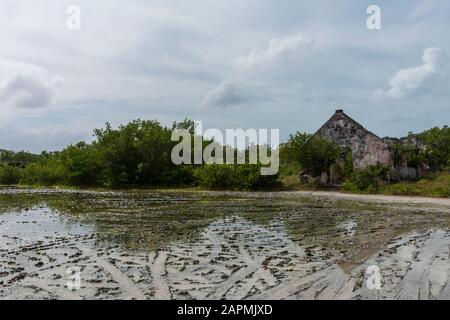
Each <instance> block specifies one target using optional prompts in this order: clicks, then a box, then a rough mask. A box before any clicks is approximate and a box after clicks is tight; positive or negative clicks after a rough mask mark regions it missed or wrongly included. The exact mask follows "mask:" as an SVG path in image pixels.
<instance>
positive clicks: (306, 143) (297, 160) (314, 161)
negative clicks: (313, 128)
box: [280, 132, 340, 176]
mask: <svg viewBox="0 0 450 320" xmlns="http://www.w3.org/2000/svg"><path fill="white" fill-rule="evenodd" d="M339 153H340V150H339V148H338V147H337V146H335V145H334V144H333V143H331V142H330V141H329V140H327V139H322V138H318V137H313V136H312V135H311V134H308V133H301V132H297V133H295V134H294V135H291V136H290V137H289V140H288V141H287V142H286V143H285V144H284V145H283V146H282V147H281V152H280V156H281V159H282V160H284V162H282V163H283V164H284V165H285V166H287V167H290V169H291V170H292V168H293V167H297V168H298V169H302V170H305V171H307V172H308V173H310V174H312V175H316V176H317V175H320V174H321V173H322V172H323V171H326V170H328V169H329V168H330V166H331V165H332V164H333V163H335V162H336V160H337V158H338V156H339Z"/></svg>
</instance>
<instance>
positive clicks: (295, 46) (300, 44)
mask: <svg viewBox="0 0 450 320" xmlns="http://www.w3.org/2000/svg"><path fill="white" fill-rule="evenodd" d="M312 43H313V40H312V38H310V37H309V36H307V35H305V34H304V33H302V32H299V33H297V34H295V35H293V36H289V37H285V38H275V39H272V40H270V42H269V44H268V45H267V47H266V48H264V49H259V48H255V49H253V50H252V51H251V52H250V53H249V54H248V55H246V56H240V57H238V58H236V59H235V60H234V65H235V66H236V67H237V68H238V69H239V70H248V69H253V68H257V67H259V66H264V65H266V64H272V63H276V62H278V61H279V60H280V59H282V58H284V57H285V56H286V55H288V54H290V53H295V52H297V51H298V50H301V49H305V48H308V47H310V46H311V45H312Z"/></svg>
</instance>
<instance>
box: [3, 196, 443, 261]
mask: <svg viewBox="0 0 450 320" xmlns="http://www.w3.org/2000/svg"><path fill="white" fill-rule="evenodd" d="M44 205H47V206H49V207H50V208H52V209H53V210H55V211H56V212H58V213H59V214H60V215H61V216H63V217H66V218H67V219H64V221H68V222H73V221H77V222H81V223H82V224H88V225H91V226H94V227H95V231H96V237H97V238H98V239H99V240H101V241H107V242H111V243H113V244H119V245H122V246H126V247H127V248H131V249H157V248H160V247H162V246H165V245H168V244H170V243H172V242H174V241H195V239H196V238H197V237H198V236H199V235H200V234H201V232H203V231H204V230H205V228H206V227H208V225H210V224H211V223H212V222H214V221H217V220H218V219H221V218H225V217H231V216H239V217H242V218H244V219H247V220H249V221H251V222H253V223H256V224H259V225H261V226H263V227H264V226H268V225H270V224H272V223H275V222H277V223H279V222H281V223H282V224H283V225H284V226H285V228H286V231H287V233H288V234H289V235H290V236H291V237H292V239H293V240H294V241H296V242H297V243H299V244H300V245H302V246H304V247H311V246H313V247H316V248H319V249H322V248H323V249H325V250H326V252H328V253H330V254H332V253H333V254H335V253H337V254H338V255H341V256H342V260H343V261H347V262H349V263H352V262H355V261H357V259H360V258H361V257H365V256H367V255H369V254H372V253H373V252H375V251H376V250H378V249H380V248H382V247H383V245H385V244H386V243H387V242H388V241H390V240H391V239H392V238H394V237H396V236H398V235H400V234H402V233H405V232H407V231H410V230H414V229H417V230H422V229H423V228H428V227H430V226H435V227H438V226H441V227H444V228H448V227H450V221H449V218H448V217H445V216H439V215H434V214H430V213H423V212H415V210H414V209H411V210H408V211H400V210H398V211H396V210H393V209H389V208H387V207H380V206H375V205H367V204H362V203H359V202H352V201H343V200H342V201H333V200H329V199H326V198H311V199H309V198H308V199H307V198H298V197H289V196H287V197H286V196H284V195H283V194H275V193H227V192H221V193H216V192H209V193H196V192H183V193H178V192H166V191H164V192H152V193H147V192H120V193H119V192H115V193H112V192H102V193H99V192H57V191H33V192H27V191H26V190H25V191H20V190H19V191H15V192H8V193H7V192H3V193H1V194H0V213H3V212H9V211H21V210H25V209H27V208H31V207H36V206H44ZM348 221H352V222H355V226H356V227H355V230H354V231H355V233H354V234H353V235H351V236H350V235H349V234H348V233H347V231H346V230H345V228H343V227H342V225H343V224H344V225H345V224H346V223H347V222H348Z"/></svg>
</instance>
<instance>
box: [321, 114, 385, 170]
mask: <svg viewBox="0 0 450 320" xmlns="http://www.w3.org/2000/svg"><path fill="white" fill-rule="evenodd" d="M314 136H320V137H323V138H327V139H329V140H330V141H332V142H333V143H335V144H336V145H338V146H341V147H349V148H350V149H351V151H352V156H353V166H354V168H358V169H364V168H367V167H368V166H373V165H377V164H382V165H386V166H391V165H392V158H391V152H390V151H389V146H388V144H387V143H385V142H384V141H383V140H382V139H381V138H380V137H378V136H377V135H375V134H374V133H372V132H370V131H368V130H366V129H365V128H364V127H363V126H362V125H360V124H359V123H358V122H356V121H355V120H353V119H352V118H350V117H349V116H348V115H346V114H345V113H344V111H343V110H336V112H335V114H334V115H333V116H332V117H331V118H330V120H328V121H327V122H326V123H325V124H324V125H323V126H322V127H321V128H320V129H319V130H318V131H317V132H316V133H315V134H314Z"/></svg>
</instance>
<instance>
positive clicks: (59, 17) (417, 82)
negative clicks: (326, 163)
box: [0, 0, 450, 152]
mask: <svg viewBox="0 0 450 320" xmlns="http://www.w3.org/2000/svg"><path fill="white" fill-rule="evenodd" d="M372 4H375V5H378V6H379V7H380V8H381V30H369V29H368V28H367V26H366V20H367V18H368V14H367V13H366V10H367V7H368V6H369V5H372ZM71 5H76V6H78V7H79V8H80V9H81V29H79V30H71V28H68V26H67V24H68V22H69V25H72V26H73V20H70V18H73V15H72V14H71V13H73V12H74V11H69V12H70V13H69V14H68V11H67V10H68V8H69V7H70V6H71ZM68 19H69V20H68ZM71 23H72V24H71ZM449 30H450V2H449V1H447V0H441V1H440V0H427V1H425V0H423V1H418V0H415V1H414V0H412V1H411V0H396V1H387V0H386V1H381V0H380V1H375V0H374V1H362V0H354V1H353V0H349V1H345V2H344V1H331V0H330V1H322V0H317V1H298V0H290V1H288V0H273V1H272V0H128V1H118V0H117V1H113V0H97V1H88V0H71V1H65V0H44V1H31V0H28V1H22V0H2V1H1V3H0V148H8V149H16V150H19V149H26V150H31V151H35V152H38V151H41V150H43V149H48V150H57V149H60V148H61V147H63V146H65V145H66V144H68V143H72V142H76V141H78V140H81V139H87V140H89V139H91V136H92V130H93V129H94V128H98V127H101V126H102V125H103V124H104V123H105V122H106V121H109V122H111V123H112V124H113V125H119V124H121V123H126V122H127V121H129V120H132V119H136V118H142V119H158V120H160V121H161V123H162V124H164V125H169V124H171V123H172V121H174V120H181V119H183V118H185V117H189V118H191V119H194V120H201V121H203V127H204V128H219V129H225V128H269V129H271V128H279V129H280V134H281V138H282V140H284V139H286V138H287V137H288V135H289V133H292V132H295V131H297V130H300V131H308V132H314V131H315V130H316V129H317V128H318V127H320V125H321V124H322V123H323V122H324V121H326V120H327V119H328V118H329V117H330V116H331V114H332V113H333V112H334V110H335V109H337V108H342V109H344V110H345V111H346V113H348V114H349V115H351V116H352V117H353V118H355V119H356V120H358V121H359V122H360V123H362V124H363V125H365V126H366V127H367V128H368V129H369V130H372V131H373V132H375V133H377V134H378V135H380V136H387V135H389V136H401V135H405V134H406V133H407V132H408V131H420V130H424V129H427V128H429V127H432V126H436V125H445V124H449V122H450V76H449V70H450V68H449V66H450V63H449V60H448V59H449V56H450V41H449V40H450V37H449Z"/></svg>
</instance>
